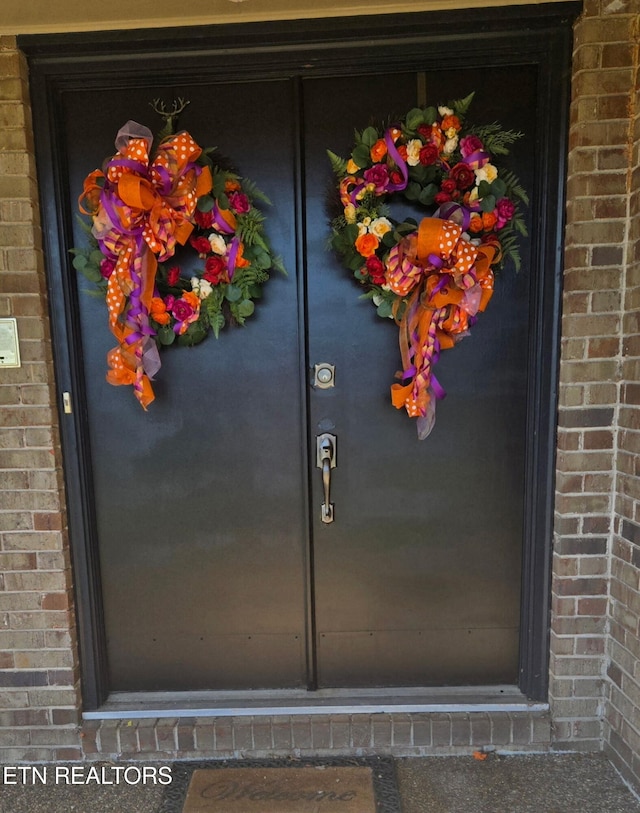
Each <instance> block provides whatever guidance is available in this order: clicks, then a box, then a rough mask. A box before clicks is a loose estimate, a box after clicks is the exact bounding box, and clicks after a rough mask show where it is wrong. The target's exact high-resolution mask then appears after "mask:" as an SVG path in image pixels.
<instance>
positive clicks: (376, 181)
mask: <svg viewBox="0 0 640 813" xmlns="http://www.w3.org/2000/svg"><path fill="white" fill-rule="evenodd" d="M364 179H365V181H366V182H367V183H372V184H373V185H374V186H375V191H376V193H377V194H378V195H379V194H381V193H382V192H384V191H385V190H386V188H387V186H388V185H389V170H388V169H387V167H386V166H385V165H384V164H374V165H373V166H372V167H370V168H369V169H367V170H365V173H364Z"/></svg>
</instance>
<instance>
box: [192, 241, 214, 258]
mask: <svg viewBox="0 0 640 813" xmlns="http://www.w3.org/2000/svg"><path fill="white" fill-rule="evenodd" d="M189 242H190V243H191V245H192V246H193V248H195V250H196V251H197V252H198V254H200V256H204V255H206V254H209V253H210V251H211V244H210V243H209V241H208V240H207V238H206V237H191V238H190V239H189Z"/></svg>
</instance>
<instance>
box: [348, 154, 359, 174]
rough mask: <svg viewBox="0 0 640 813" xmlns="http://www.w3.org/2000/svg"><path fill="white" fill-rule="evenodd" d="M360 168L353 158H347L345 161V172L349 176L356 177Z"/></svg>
mask: <svg viewBox="0 0 640 813" xmlns="http://www.w3.org/2000/svg"><path fill="white" fill-rule="evenodd" d="M359 169H360V167H359V166H358V165H357V164H356V162H355V161H354V160H353V158H349V160H348V161H347V172H348V173H349V175H356V174H357V172H358V170H359Z"/></svg>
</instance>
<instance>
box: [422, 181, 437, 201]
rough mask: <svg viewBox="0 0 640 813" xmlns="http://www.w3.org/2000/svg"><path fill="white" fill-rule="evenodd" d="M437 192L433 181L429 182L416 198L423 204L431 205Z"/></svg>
mask: <svg viewBox="0 0 640 813" xmlns="http://www.w3.org/2000/svg"><path fill="white" fill-rule="evenodd" d="M437 193H438V187H437V186H436V185H435V184H434V183H430V184H428V185H427V186H425V188H424V189H423V190H422V192H420V197H419V198H418V200H419V201H420V203H421V204H422V205H423V206H431V205H432V204H433V199H434V198H435V196H436V195H437Z"/></svg>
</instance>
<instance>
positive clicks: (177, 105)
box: [149, 96, 191, 133]
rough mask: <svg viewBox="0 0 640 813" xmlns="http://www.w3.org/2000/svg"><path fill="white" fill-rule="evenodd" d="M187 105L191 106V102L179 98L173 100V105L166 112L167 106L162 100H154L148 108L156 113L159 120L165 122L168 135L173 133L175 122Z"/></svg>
mask: <svg viewBox="0 0 640 813" xmlns="http://www.w3.org/2000/svg"><path fill="white" fill-rule="evenodd" d="M189 104H191V102H190V101H189V100H188V99H183V98H182V97H180V96H179V97H178V98H177V99H174V100H173V104H172V105H171V109H169V110H167V106H166V104H165V103H164V101H163V100H162V99H154V100H153V101H151V102H149V106H150V107H151V108H153V110H154V112H155V113H157V114H158V115H159V116H160V118H161V119H164V120H165V122H166V129H167V131H168V132H170V133H173V132H174V122H175V120H176V119H177V118H178V116H179V115H180V113H182V111H183V110H184V109H185V108H186V107H187V105H189Z"/></svg>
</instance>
